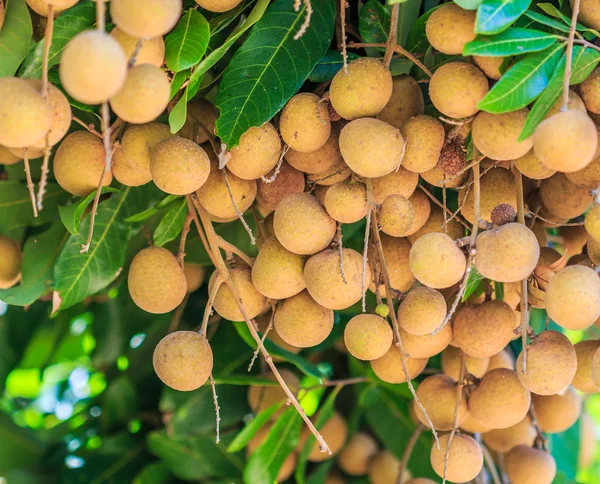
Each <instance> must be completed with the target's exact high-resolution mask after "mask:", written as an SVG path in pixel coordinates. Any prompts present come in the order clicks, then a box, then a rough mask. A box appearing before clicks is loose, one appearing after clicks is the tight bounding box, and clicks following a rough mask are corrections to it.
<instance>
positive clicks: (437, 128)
mask: <svg viewBox="0 0 600 484" xmlns="http://www.w3.org/2000/svg"><path fill="white" fill-rule="evenodd" d="M448 5H452V4H448ZM436 12H437V10H436ZM401 132H402V137H403V138H404V139H405V140H406V147H405V149H404V157H403V158H402V166H403V167H404V168H406V169H407V170H409V171H414V172H416V173H423V172H426V171H428V170H431V169H432V168H433V167H434V166H436V165H437V162H438V160H439V158H440V153H441V151H442V146H443V145H444V139H445V136H446V134H445V132H444V127H443V126H442V123H440V122H439V121H438V120H437V119H435V118H432V117H431V116H425V115H419V116H415V117H414V118H411V119H409V120H408V121H407V122H406V123H404V124H403V125H402V129H401Z"/></svg>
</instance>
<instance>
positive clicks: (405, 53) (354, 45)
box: [348, 42, 433, 77]
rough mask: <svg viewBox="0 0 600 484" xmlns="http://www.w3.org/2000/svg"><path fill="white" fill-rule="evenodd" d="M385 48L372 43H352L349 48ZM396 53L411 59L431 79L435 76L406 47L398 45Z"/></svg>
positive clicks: (379, 44)
mask: <svg viewBox="0 0 600 484" xmlns="http://www.w3.org/2000/svg"><path fill="white" fill-rule="evenodd" d="M385 46H386V44H384V43H370V42H350V43H349V44H348V47H351V48H353V49H363V48H365V47H380V48H384V47H385ZM394 51H395V52H396V53H397V54H402V55H403V56H404V57H406V58H407V59H410V60H411V61H413V62H414V63H415V65H416V66H418V67H419V68H420V69H421V70H422V71H423V72H424V73H425V74H427V75H428V76H429V77H431V76H433V73H432V72H431V71H430V70H429V69H428V68H427V67H425V64H423V63H422V62H421V61H420V60H419V59H418V58H417V57H416V56H415V55H413V54H411V53H410V52H409V51H407V50H406V49H405V48H404V47H402V46H400V45H396V47H395V48H394Z"/></svg>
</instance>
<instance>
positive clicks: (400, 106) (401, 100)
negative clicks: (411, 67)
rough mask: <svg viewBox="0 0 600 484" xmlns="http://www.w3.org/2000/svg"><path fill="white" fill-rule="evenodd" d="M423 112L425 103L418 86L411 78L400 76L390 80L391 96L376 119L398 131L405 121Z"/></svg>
mask: <svg viewBox="0 0 600 484" xmlns="http://www.w3.org/2000/svg"><path fill="white" fill-rule="evenodd" d="M424 111H425V101H424V99H423V92H422V91H421V88H420V87H419V84H418V83H417V81H415V80H414V79H413V78H412V77H410V76H408V75H401V76H396V77H394V78H393V79H392V96H391V97H390V100H389V102H388V103H387V105H386V106H385V108H383V110H382V111H381V112H380V113H379V116H377V117H378V118H379V119H381V120H382V121H385V122H386V123H388V124H391V125H392V126H394V127H395V128H398V129H400V128H401V127H402V125H403V124H404V123H405V122H406V121H408V120H409V119H410V118H412V117H413V116H416V115H418V114H423V112H424Z"/></svg>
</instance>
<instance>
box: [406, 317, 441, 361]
mask: <svg viewBox="0 0 600 484" xmlns="http://www.w3.org/2000/svg"><path fill="white" fill-rule="evenodd" d="M398 331H399V332H400V339H401V340H402V346H403V347H404V351H405V352H406V353H407V354H409V355H410V356H411V357H412V358H430V357H432V356H435V355H437V354H439V353H441V352H442V351H444V350H445V349H446V348H447V347H448V345H449V344H450V342H451V341H452V325H450V324H446V325H444V327H443V328H442V329H441V330H440V331H438V332H437V333H435V334H424V335H415V334H411V333H408V332H407V331H405V330H404V329H403V328H402V327H400V328H398Z"/></svg>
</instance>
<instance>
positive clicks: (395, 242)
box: [367, 234, 415, 298]
mask: <svg viewBox="0 0 600 484" xmlns="http://www.w3.org/2000/svg"><path fill="white" fill-rule="evenodd" d="M381 248H382V249H383V256H384V257H385V263H386V266H387V270H388V276H389V278H390V286H391V287H392V289H397V290H398V291H400V292H407V291H408V290H409V289H410V288H411V287H412V285H413V283H414V282H415V277H414V276H413V275H412V272H410V268H409V266H408V255H409V253H410V244H409V243H408V241H407V240H406V239H404V238H401V237H391V236H389V235H386V234H381ZM367 255H368V261H367V262H368V263H369V267H370V269H371V274H373V279H372V280H371V281H370V285H369V289H370V290H371V291H372V292H375V282H374V281H375V266H374V263H373V261H374V260H376V259H377V251H376V249H375V248H374V247H372V246H370V247H369V248H368V252H367ZM379 292H380V294H381V297H383V298H386V297H387V296H386V289H385V285H383V284H382V285H380V286H379Z"/></svg>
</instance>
